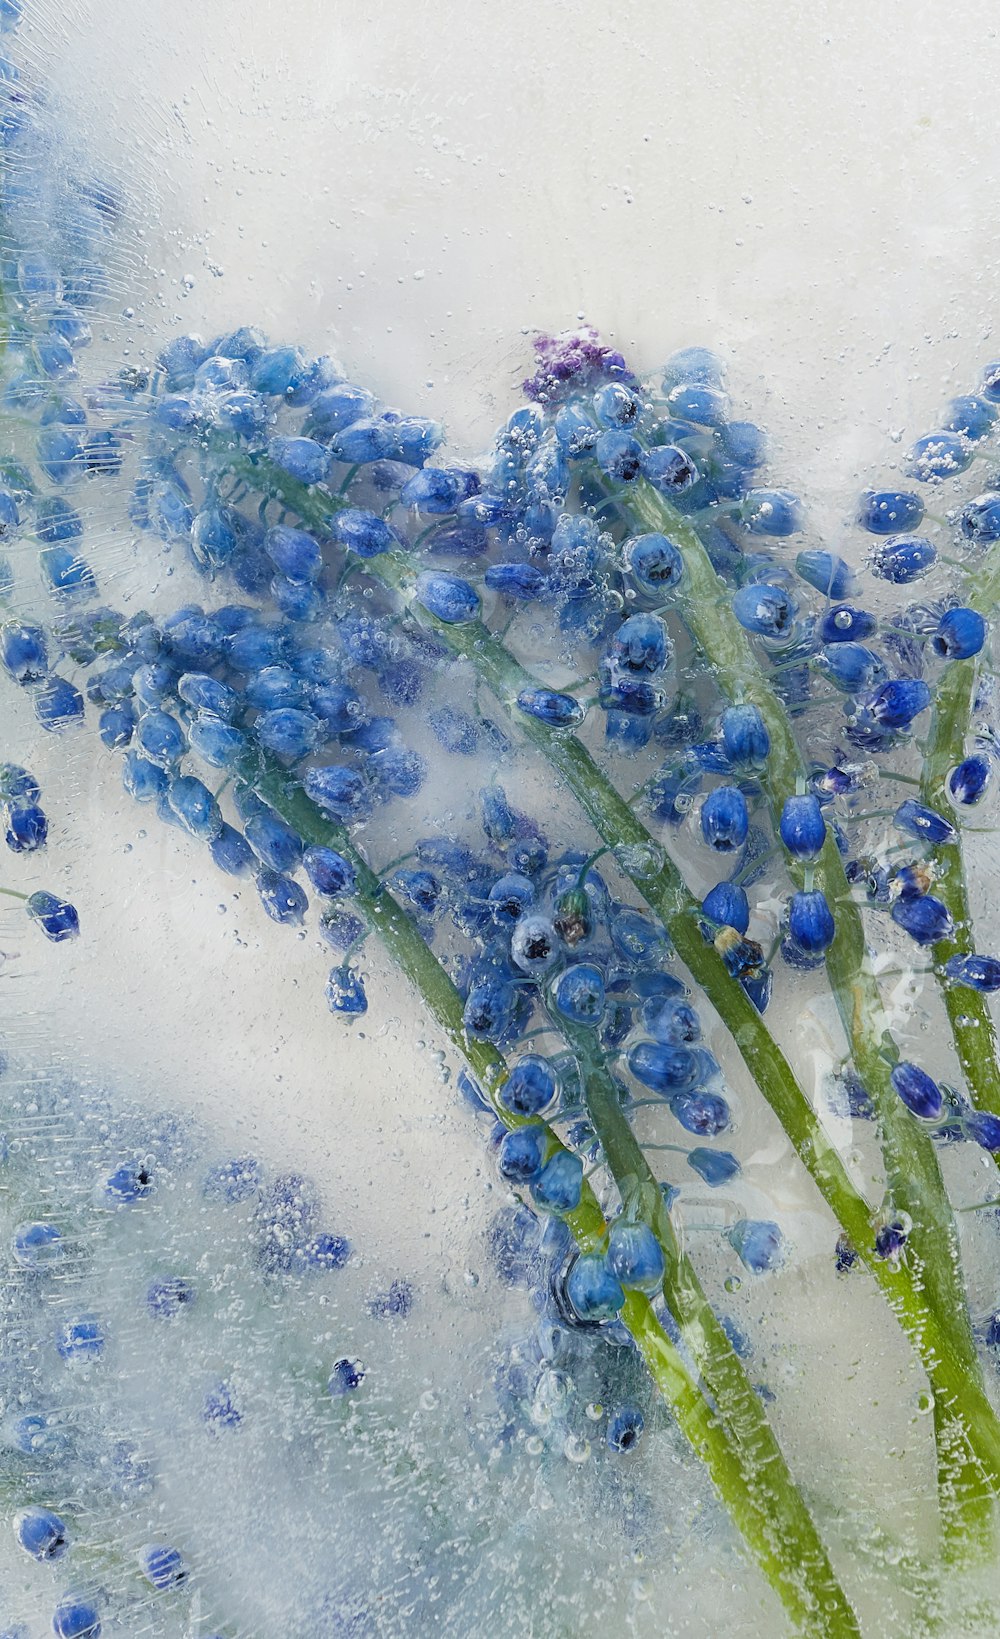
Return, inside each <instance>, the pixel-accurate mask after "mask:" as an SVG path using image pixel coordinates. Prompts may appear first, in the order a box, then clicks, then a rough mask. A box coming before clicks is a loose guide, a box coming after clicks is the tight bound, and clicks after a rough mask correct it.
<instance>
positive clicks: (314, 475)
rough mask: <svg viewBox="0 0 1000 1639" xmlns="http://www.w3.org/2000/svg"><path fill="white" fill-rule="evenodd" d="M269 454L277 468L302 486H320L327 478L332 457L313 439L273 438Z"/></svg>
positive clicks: (268, 448) (269, 446)
mask: <svg viewBox="0 0 1000 1639" xmlns="http://www.w3.org/2000/svg"><path fill="white" fill-rule="evenodd" d="M267 453H268V457H269V459H270V460H272V461H273V462H274V464H275V466H277V467H281V469H282V471H283V472H287V473H288V474H289V476H290V477H292V478H295V479H297V480H298V482H299V483H300V484H319V483H322V481H323V479H324V478H325V477H326V472H327V468H328V467H329V465H330V455H329V452H328V451H327V450H325V449H324V448H323V445H322V444H317V442H316V440H315V439H313V438H272V439H271V441H270V443H269V444H268V446H267Z"/></svg>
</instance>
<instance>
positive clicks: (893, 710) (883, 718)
mask: <svg viewBox="0 0 1000 1639" xmlns="http://www.w3.org/2000/svg"><path fill="white" fill-rule="evenodd" d="M930 703H931V691H930V689H929V688H928V686H927V684H926V683H925V682H924V680H923V678H921V677H896V678H892V679H891V680H890V681H889V682H888V683H882V684H881V685H880V686H879V688H877V689H876V690H875V692H874V693H873V694H871V695H869V696H868V698H867V699H866V700H865V702H864V709H865V710H866V711H867V712H869V713H870V714H871V716H872V717H873V718H874V719H875V721H876V722H877V723H881V725H882V727H883V728H889V729H904V728H908V727H909V725H910V724H911V723H912V722H913V719H914V718H915V717H919V716H920V714H921V712H924V711H926V710H927V708H928V706H929V705H930Z"/></svg>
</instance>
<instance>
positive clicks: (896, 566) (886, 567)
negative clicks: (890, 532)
mask: <svg viewBox="0 0 1000 1639" xmlns="http://www.w3.org/2000/svg"><path fill="white" fill-rule="evenodd" d="M936 561H937V552H936V551H935V549H934V546H933V545H932V543H931V542H930V541H929V540H927V539H926V538H925V536H923V535H894V536H893V537H892V538H891V539H890V540H888V541H886V542H885V543H884V544H882V545H880V546H877V547H876V548H875V550H874V552H873V553H872V556H871V570H872V574H873V575H877V576H878V578H879V579H880V580H887V581H892V583H893V585H895V586H908V585H909V584H910V582H911V581H915V580H920V578H921V576H923V575H926V574H927V571H928V570H929V569H932V568H933V566H934V564H935V563H936Z"/></svg>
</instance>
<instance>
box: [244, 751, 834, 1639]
mask: <svg viewBox="0 0 1000 1639" xmlns="http://www.w3.org/2000/svg"><path fill="white" fill-rule="evenodd" d="M257 789H258V790H259V792H260V794H261V795H262V796H263V797H264V798H265V799H266V800H267V801H268V802H269V803H271V805H272V806H273V807H274V808H275V809H277V811H278V812H279V813H281V814H282V815H283V816H284V817H285V819H287V820H288V822H289V824H291V825H293V826H294V827H295V829H296V831H297V832H298V834H299V835H300V836H301V837H302V838H303V839H304V841H306V842H308V843H310V844H314V845H321V844H325V845H327V846H333V847H335V848H337V849H338V851H340V852H341V853H343V854H344V855H345V856H346V857H347V858H348V859H350V861H351V863H352V865H353V866H354V868H355V871H356V873H357V879H358V887H357V895H356V897H357V899H358V902H359V903H360V904H361V906H362V907H363V908H364V911H365V914H366V916H367V918H368V920H369V921H370V922H371V924H372V926H373V927H374V928H375V930H376V932H377V933H378V935H379V937H380V938H381V940H382V942H383V943H384V944H385V946H386V948H387V950H388V951H389V954H390V955H391V957H392V958H393V961H394V962H395V964H396V965H397V966H398V967H399V968H400V970H401V971H402V972H403V973H404V974H405V975H406V977H407V978H408V979H409V980H410V982H411V983H412V985H413V986H414V988H415V989H416V991H417V992H418V994H419V995H420V997H421V998H422V1000H423V1002H424V1004H425V1006H426V1007H427V1009H428V1011H429V1012H430V1013H431V1014H432V1015H433V1017H434V1018H435V1020H436V1021H437V1023H438V1025H439V1026H440V1028H441V1029H442V1031H443V1032H444V1034H445V1036H446V1037H447V1039H448V1040H449V1041H450V1042H451V1044H452V1046H453V1047H454V1048H455V1049H456V1050H457V1051H458V1052H459V1053H460V1054H461V1056H462V1057H463V1058H464V1059H465V1061H466V1062H467V1064H468V1065H469V1067H470V1069H471V1070H472V1071H473V1072H474V1074H475V1075H476V1076H477V1078H478V1080H479V1082H480V1084H481V1086H482V1087H483V1090H484V1092H485V1093H486V1094H487V1096H488V1097H489V1098H490V1100H491V1102H492V1104H493V1107H494V1109H495V1111H496V1113H497V1115H498V1116H499V1117H500V1119H501V1120H503V1121H504V1122H505V1124H506V1125H507V1126H511V1127H512V1126H517V1125H520V1124H521V1123H520V1122H519V1121H518V1118H516V1117H515V1116H513V1115H511V1113H510V1112H509V1111H508V1110H507V1109H506V1108H505V1106H504V1105H503V1103H502V1100H501V1099H500V1097H499V1092H500V1089H501V1087H502V1085H503V1082H504V1080H505V1079H506V1076H507V1066H506V1063H505V1061H504V1059H503V1057H502V1055H501V1054H500V1053H499V1052H498V1051H497V1050H496V1048H494V1047H493V1046H491V1045H490V1044H489V1043H488V1042H482V1041H475V1040H472V1039H471V1038H470V1037H469V1036H468V1035H467V1034H466V1031H465V1027H464V1023H463V1016H462V1014H463V1009H462V999H461V996H460V995H459V993H458V991H457V990H456V989H455V986H454V985H453V984H452V982H451V979H450V978H449V976H448V974H447V972H446V971H445V969H444V968H443V967H442V966H441V964H440V962H439V961H438V959H437V957H436V956H435V955H434V953H433V951H432V950H431V949H430V948H429V947H428V945H427V944H426V943H425V942H424V939H423V936H422V935H421V933H420V931H419V929H418V928H417V926H416V924H415V923H414V922H413V920H412V918H411V917H410V916H409V915H408V914H407V913H406V912H405V911H404V910H403V909H402V907H401V906H400V905H399V904H398V903H397V901H396V900H395V899H394V898H393V897H392V895H391V894H390V893H388V892H387V890H386V889H385V887H384V885H383V883H382V882H381V880H380V879H379V878H378V877H377V876H375V874H374V872H373V871H372V870H371V869H370V868H369V866H368V865H367V863H366V862H365V860H364V859H363V858H362V856H361V854H360V853H359V852H358V851H357V849H356V848H355V847H354V844H353V843H352V841H351V839H350V836H349V835H348V833H347V832H346V831H345V830H344V829H343V828H342V827H341V826H338V825H335V824H334V823H333V822H332V821H330V820H328V819H327V818H325V816H324V815H323V814H322V813H321V812H320V810H319V809H318V808H316V807H315V805H314V804H313V803H312V802H311V801H310V799H309V798H308V797H307V796H306V795H305V793H304V792H303V791H302V790H301V788H299V787H297V786H296V785H295V784H294V782H293V781H292V780H291V779H290V778H289V777H288V776H286V775H285V774H283V773H281V772H279V771H278V770H276V769H273V768H272V769H270V770H269V771H268V772H266V773H265V774H264V776H263V777H262V778H261V779H260V780H259V781H258V782H257ZM567 1039H570V1041H571V1045H572V1046H573V1048H574V1051H576V1050H577V1049H576V1043H575V1041H573V1040H572V1039H571V1038H567ZM581 1051H583V1052H584V1054H585V1056H584V1058H583V1060H582V1063H583V1066H584V1072H585V1077H586V1080H587V1083H588V1089H589V1091H588V1108H591V1110H592V1111H593V1112H594V1113H595V1114H597V1115H598V1116H599V1119H600V1121H601V1123H602V1126H604V1127H605V1129H606V1131H607V1132H608V1135H609V1141H610V1144H611V1150H612V1152H613V1154H614V1156H615V1157H616V1158H617V1161H618V1164H619V1168H620V1165H621V1156H622V1155H623V1154H625V1155H626V1156H627V1158H628V1159H629V1160H630V1159H631V1153H630V1152H629V1151H628V1150H627V1148H626V1149H623V1148H622V1146H623V1145H631V1147H632V1149H634V1151H635V1152H636V1153H637V1154H638V1156H639V1159H640V1162H642V1155H641V1151H640V1150H639V1149H638V1145H637V1144H636V1143H635V1139H634V1138H633V1137H632V1134H631V1132H630V1130H629V1128H628V1125H627V1123H626V1122H625V1121H624V1118H623V1117H620V1119H619V1121H618V1122H617V1123H616V1124H612V1123H611V1122H610V1119H609V1116H608V1111H607V1105H608V1103H609V1101H610V1102H614V1092H613V1086H612V1084H611V1081H610V1078H609V1077H607V1073H606V1071H602V1070H601V1069H600V1068H599V1066H598V1065H597V1062H596V1060H595V1057H594V1052H593V1047H592V1046H590V1045H589V1044H587V1045H585V1047H584V1048H583V1049H581ZM595 1125H596V1122H595ZM623 1131H624V1134H625V1135H627V1140H626V1138H625V1137H623ZM547 1132H548V1139H549V1143H550V1146H551V1148H552V1149H553V1150H555V1149H562V1148H564V1146H563V1145H562V1144H561V1142H560V1140H559V1138H558V1137H557V1135H556V1134H555V1132H554V1131H553V1130H552V1128H551V1127H548V1128H547ZM598 1136H599V1137H601V1136H602V1133H601V1128H600V1127H598ZM609 1164H611V1165H612V1168H613V1170H614V1164H615V1163H613V1162H612V1161H611V1157H610V1156H609ZM642 1167H643V1169H644V1172H643V1178H642V1181H643V1183H645V1184H646V1185H647V1186H648V1187H651V1189H652V1192H653V1193H654V1194H655V1195H656V1197H657V1198H658V1200H659V1202H660V1203H661V1208H662V1210H660V1211H658V1215H657V1231H658V1233H659V1234H660V1235H661V1236H662V1237H664V1238H665V1239H666V1241H667V1244H668V1245H670V1246H671V1248H672V1252H671V1264H670V1266H669V1268H668V1272H667V1277H666V1281H665V1289H666V1295H667V1298H668V1302H669V1303H670V1306H671V1309H672V1310H673V1312H674V1313H675V1314H676V1315H677V1317H678V1320H679V1323H680V1321H681V1317H683V1330H684V1335H685V1342H687V1344H688V1346H689V1347H690V1348H691V1351H692V1354H693V1355H694V1358H695V1359H696V1361H697V1364H698V1366H699V1368H700V1369H701V1371H702V1374H703V1375H704V1377H705V1379H706V1382H707V1383H708V1385H709V1387H710V1389H711V1392H712V1400H713V1402H714V1406H713V1405H710V1404H709V1402H708V1401H707V1400H706V1398H705V1396H704V1395H703V1394H702V1392H701V1391H700V1390H699V1388H698V1386H697V1383H696V1382H695V1380H694V1379H693V1378H692V1376H691V1374H690V1372H689V1370H688V1368H687V1366H686V1364H685V1362H684V1359H683V1357H682V1355H681V1354H680V1352H679V1351H678V1350H677V1348H676V1347H675V1345H674V1344H673V1343H672V1341H671V1340H670V1338H669V1337H668V1336H667V1334H666V1332H665V1331H664V1330H663V1327H662V1326H661V1324H660V1322H659V1321H658V1320H657V1318H656V1315H655V1313H654V1311H653V1309H652V1307H651V1305H650V1302H649V1300H648V1298H645V1297H643V1296H642V1295H641V1294H639V1293H635V1292H633V1293H630V1294H629V1295H628V1298H627V1300H626V1304H625V1308H624V1309H623V1310H622V1319H623V1321H624V1323H625V1325H626V1326H627V1327H628V1329H629V1331H630V1333H631V1334H632V1337H633V1338H634V1340H635V1342H636V1345H637V1347H638V1348H639V1351H640V1353H641V1354H642V1357H643V1359H644V1360H645V1362H646V1365H647V1367H648V1369H649V1371H650V1374H651V1376H652V1378H653V1381H654V1382H655V1383H656V1385H657V1388H658V1389H659V1391H660V1393H661V1394H662V1395H663V1397H664V1399H665V1400H666V1401H667V1402H668V1404H670V1405H671V1406H672V1407H673V1410H674V1414H675V1416H676V1417H677V1421H678V1424H679V1426H680V1428H681V1429H682V1431H683V1432H684V1434H685V1435H686V1437H687V1439H688V1440H689V1442H690V1444H691V1445H692V1447H693V1448H694V1450H695V1451H696V1452H697V1453H698V1455H699V1456H700V1457H701V1459H702V1461H703V1462H704V1463H705V1464H706V1466H707V1468H708V1470H709V1473H710V1475H711V1477H712V1480H713V1482H714V1484H715V1486H716V1489H717V1490H718V1492H719V1494H720V1496H721V1498H722V1500H723V1502H724V1503H725V1505H726V1507H727V1508H728V1510H729V1512H730V1515H731V1517H732V1518H733V1520H734V1522H735V1524H736V1525H737V1526H738V1528H739V1530H740V1531H741V1532H742V1533H743V1535H744V1537H745V1538H746V1540H747V1542H748V1544H749V1546H750V1548H751V1549H752V1551H753V1553H754V1555H755V1557H756V1558H757V1561H758V1563H759V1564H760V1566H761V1569H762V1570H763V1571H764V1574H765V1575H766V1576H767V1578H768V1580H769V1582H770V1583H771V1585H772V1587H773V1588H774V1590H775V1592H776V1593H777V1594H778V1597H779V1598H780V1599H781V1601H782V1603H783V1604H784V1606H785V1608H786V1610H787V1611H788V1613H789V1615H790V1616H791V1617H792V1619H793V1621H794V1622H795V1623H796V1625H797V1626H798V1627H799V1628H800V1629H801V1631H802V1632H803V1633H808V1634H817V1635H829V1636H831V1639H833V1636H846V1635H857V1634H858V1633H859V1632H860V1630H859V1628H858V1626H857V1622H856V1619H855V1617H854V1614H853V1612H852V1610H851V1607H850V1605H849V1603H848V1601H847V1599H846V1597H845V1595H844V1594H843V1592H842V1590H841V1588H840V1586H839V1584H838V1582H837V1579H836V1577H835V1575H834V1572H833V1570H832V1567H831V1566H830V1563H829V1560H828V1558H827V1556H826V1552H825V1550H824V1548H823V1545H822V1542H821V1540H820V1538H819V1535H818V1533H817V1531H816V1527H815V1525H814V1524H813V1521H812V1518H811V1516H810V1514H809V1512H808V1509H807V1508H806V1506H805V1503H804V1502H803V1500H802V1497H801V1496H800V1494H799V1492H798V1489H797V1487H796V1485H795V1481H794V1479H793V1478H792V1475H791V1473H790V1471H789V1469H788V1467H787V1464H786V1463H785V1460H784V1457H783V1455H782V1453H781V1449H780V1447H779V1445H778V1443H777V1441H776V1439H775V1437H774V1434H773V1432H772V1430H771V1428H770V1425H769V1423H768V1421H767V1418H766V1416H765V1414H764V1411H763V1408H762V1407H761V1405H760V1402H759V1400H758V1399H757V1396H756V1395H755V1394H754V1392H753V1389H752V1388H751V1386H750V1384H749V1382H748V1380H747V1379H746V1376H745V1374H744V1372H743V1368H742V1365H741V1364H740V1361H739V1357H738V1356H737V1354H736V1352H735V1350H734V1349H733V1347H732V1344H731V1343H730V1341H729V1339H728V1337H727V1336H726V1334H725V1331H724V1329H723V1328H722V1326H721V1325H720V1323H719V1321H718V1320H717V1318H716V1317H715V1315H714V1313H713V1311H712V1310H711V1307H710V1305H709V1303H708V1300H707V1298H706V1297H705V1296H704V1293H703V1292H702V1291H701V1288H700V1286H699V1285H698V1282H697V1277H696V1276H695V1274H694V1270H693V1269H692V1267H691V1265H690V1263H689V1262H688V1260H687V1259H686V1258H682V1257H680V1255H679V1253H678V1250H677V1246H676V1241H675V1239H674V1235H673V1226H672V1225H671V1224H670V1220H669V1215H668V1214H667V1213H666V1211H665V1208H663V1197H662V1194H661V1192H660V1190H659V1187H658V1185H657V1184H656V1181H655V1179H654V1178H653V1175H652V1173H651V1172H650V1171H649V1168H648V1167H647V1166H646V1165H645V1162H642ZM617 1176H618V1173H617V1172H616V1177H617ZM637 1176H638V1174H637ZM661 1220H662V1222H661ZM567 1222H568V1223H569V1225H570V1228H571V1229H572V1231H573V1234H574V1237H575V1239H576V1241H577V1244H578V1245H579V1246H580V1247H581V1249H582V1250H584V1251H600V1250H603V1248H604V1246H605V1244H606V1235H607V1224H606V1222H605V1218H604V1215H603V1213H602V1212H601V1209H600V1207H599V1205H598V1203H597V1199H596V1197H595V1196H594V1194H593V1191H592V1190H591V1189H590V1188H589V1186H585V1188H584V1193H583V1196H582V1199H581V1203H580V1206H579V1207H578V1208H577V1209H576V1211H575V1212H573V1213H571V1214H569V1215H568V1217H567ZM700 1328H704V1331H705V1340H703V1339H702V1338H701V1335H700V1330H699V1329H700ZM696 1351H697V1352H696Z"/></svg>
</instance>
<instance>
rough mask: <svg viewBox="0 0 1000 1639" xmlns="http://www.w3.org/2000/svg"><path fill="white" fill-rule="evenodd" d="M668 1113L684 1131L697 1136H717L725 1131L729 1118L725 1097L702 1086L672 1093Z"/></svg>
mask: <svg viewBox="0 0 1000 1639" xmlns="http://www.w3.org/2000/svg"><path fill="white" fill-rule="evenodd" d="M670 1113H671V1115H672V1116H673V1117H674V1120H675V1121H678V1122H680V1125H681V1126H682V1127H683V1128H684V1131H685V1132H689V1133H694V1134H695V1135H696V1136H697V1137H698V1138H717V1137H718V1136H719V1133H721V1132H725V1131H726V1128H727V1127H728V1126H729V1124H730V1119H731V1118H730V1114H729V1105H728V1104H727V1103H726V1101H725V1099H724V1098H722V1097H720V1095H719V1094H718V1093H709V1092H706V1090H705V1088H704V1087H695V1088H692V1089H691V1090H690V1091H689V1092H679V1093H674V1094H673V1096H672V1097H671V1099H670Z"/></svg>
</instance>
